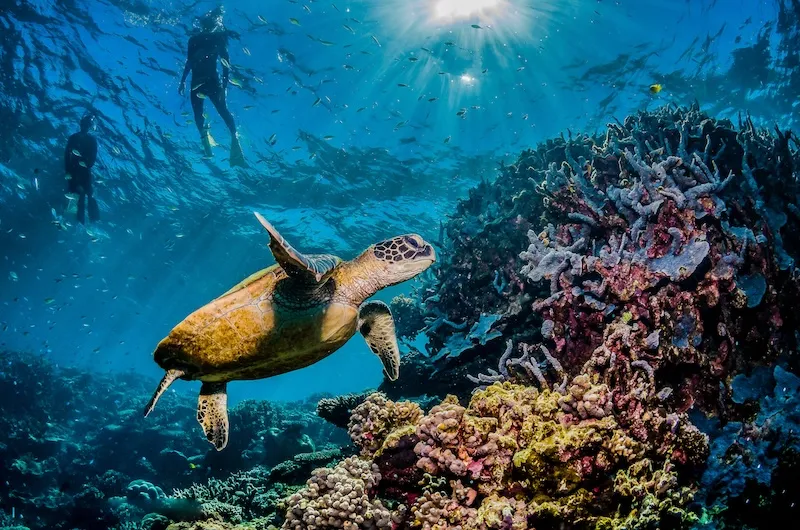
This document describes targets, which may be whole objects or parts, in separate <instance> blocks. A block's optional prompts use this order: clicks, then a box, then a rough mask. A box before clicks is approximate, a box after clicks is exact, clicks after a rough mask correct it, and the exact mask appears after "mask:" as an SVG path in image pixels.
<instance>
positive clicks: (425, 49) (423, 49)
mask: <svg viewBox="0 0 800 530" xmlns="http://www.w3.org/2000/svg"><path fill="white" fill-rule="evenodd" d="M420 50H422V51H424V52H428V53H433V52H432V51H430V50H429V49H428V48H420Z"/></svg>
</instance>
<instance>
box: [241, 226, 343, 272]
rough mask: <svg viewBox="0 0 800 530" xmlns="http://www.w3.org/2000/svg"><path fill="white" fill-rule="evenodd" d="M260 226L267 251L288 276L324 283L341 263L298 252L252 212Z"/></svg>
mask: <svg viewBox="0 0 800 530" xmlns="http://www.w3.org/2000/svg"><path fill="white" fill-rule="evenodd" d="M253 213H254V214H255V216H256V219H258V222H259V223H261V226H263V227H264V229H265V230H266V231H267V233H268V234H269V249H270V250H271V251H272V255H273V256H275V261H277V262H278V265H280V266H281V268H282V269H283V270H284V271H286V274H288V275H289V276H295V277H301V278H305V279H307V280H308V281H309V282H316V283H325V281H327V279H328V278H329V277H330V275H331V273H332V272H333V270H334V269H335V268H336V266H337V265H338V264H339V263H340V262H341V261H342V260H341V259H339V258H338V257H336V256H331V255H330V254H314V255H305V254H303V253H301V252H298V251H297V249H295V248H294V247H293V246H292V245H290V244H289V242H288V241H286V240H285V239H284V238H283V236H282V235H280V233H278V231H277V230H276V229H275V227H274V226H272V225H271V224H270V222H269V221H267V220H266V219H264V216H263V215H261V214H260V213H258V212H253Z"/></svg>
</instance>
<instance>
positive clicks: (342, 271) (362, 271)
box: [333, 252, 385, 306]
mask: <svg viewBox="0 0 800 530" xmlns="http://www.w3.org/2000/svg"><path fill="white" fill-rule="evenodd" d="M374 268H375V263H374V259H371V254H369V255H368V254H367V253H366V252H365V253H364V254H361V255H360V256H359V257H357V258H355V259H354V260H352V261H348V262H345V263H342V264H341V265H339V267H337V269H336V272H335V273H334V276H333V279H334V280H335V281H336V294H335V295H334V299H337V298H338V299H339V301H342V302H346V303H350V304H354V305H356V306H358V305H361V303H363V302H364V300H366V299H367V298H369V297H370V296H372V295H374V294H375V293H377V292H378V291H380V290H381V289H383V288H384V287H385V285H383V283H382V282H381V278H380V275H379V274H377V273H378V271H374V270H372V269H374Z"/></svg>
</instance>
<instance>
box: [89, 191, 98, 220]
mask: <svg viewBox="0 0 800 530" xmlns="http://www.w3.org/2000/svg"><path fill="white" fill-rule="evenodd" d="M88 206H89V220H90V221H92V222H93V223H94V222H96V221H99V220H100V207H99V206H98V205H97V199H95V198H94V197H89V205H88Z"/></svg>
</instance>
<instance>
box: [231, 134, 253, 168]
mask: <svg viewBox="0 0 800 530" xmlns="http://www.w3.org/2000/svg"><path fill="white" fill-rule="evenodd" d="M230 164H231V167H250V166H249V165H248V164H247V161H245V159H244V153H242V146H241V145H239V135H238V134H235V135H233V138H232V139H231V154H230Z"/></svg>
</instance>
